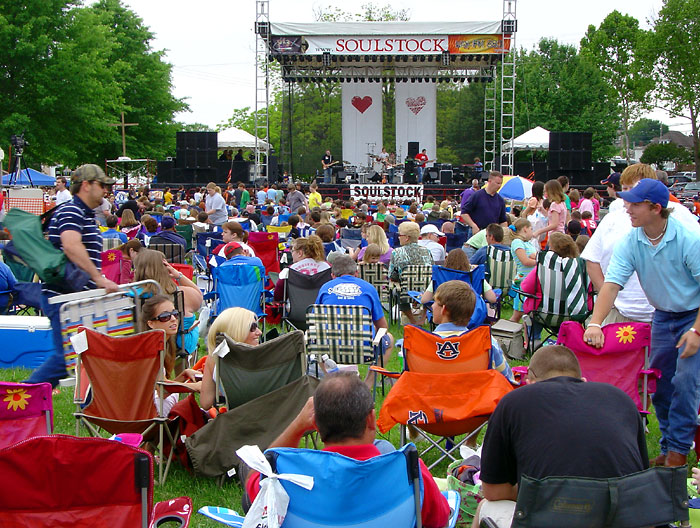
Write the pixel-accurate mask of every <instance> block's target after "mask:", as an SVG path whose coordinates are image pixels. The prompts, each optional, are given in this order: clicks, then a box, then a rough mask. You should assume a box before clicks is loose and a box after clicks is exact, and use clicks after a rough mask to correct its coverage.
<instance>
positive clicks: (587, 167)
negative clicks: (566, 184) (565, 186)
mask: <svg viewBox="0 0 700 528" xmlns="http://www.w3.org/2000/svg"><path fill="white" fill-rule="evenodd" d="M592 137H593V134H592V133H591V132H550V133H549V153H548V156H547V177H548V179H552V178H556V177H558V176H562V175H564V176H568V177H569V181H570V183H571V185H586V184H587V183H578V182H579V181H580V182H584V181H585V182H588V181H590V179H591V177H592V175H593V161H592V152H591V149H592V147H591V143H592Z"/></svg>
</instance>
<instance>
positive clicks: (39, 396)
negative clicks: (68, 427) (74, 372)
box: [0, 381, 53, 449]
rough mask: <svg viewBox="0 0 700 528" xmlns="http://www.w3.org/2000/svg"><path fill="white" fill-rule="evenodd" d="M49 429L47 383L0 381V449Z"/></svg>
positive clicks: (49, 398)
mask: <svg viewBox="0 0 700 528" xmlns="http://www.w3.org/2000/svg"><path fill="white" fill-rule="evenodd" d="M52 430H53V400H52V396H51V384H50V383H36V384H27V383H8V382H4V381H2V382H0V449H2V448H3V447H7V446H9V445H12V444H16V443H17V442H20V441H22V440H24V439H26V438H29V437H31V436H41V435H48V434H51V431H52Z"/></svg>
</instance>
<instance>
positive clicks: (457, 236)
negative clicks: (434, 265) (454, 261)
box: [445, 233, 467, 253]
mask: <svg viewBox="0 0 700 528" xmlns="http://www.w3.org/2000/svg"><path fill="white" fill-rule="evenodd" d="M445 238H446V239H447V243H446V244H445V251H446V252H447V253H449V252H450V251H452V250H453V249H462V246H463V245H464V243H465V242H466V241H467V234H466V233H445Z"/></svg>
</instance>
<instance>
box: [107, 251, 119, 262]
mask: <svg viewBox="0 0 700 528" xmlns="http://www.w3.org/2000/svg"><path fill="white" fill-rule="evenodd" d="M107 260H111V261H115V260H117V256H116V255H115V254H114V253H109V254H108V255H107Z"/></svg>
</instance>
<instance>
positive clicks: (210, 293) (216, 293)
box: [202, 291, 219, 301]
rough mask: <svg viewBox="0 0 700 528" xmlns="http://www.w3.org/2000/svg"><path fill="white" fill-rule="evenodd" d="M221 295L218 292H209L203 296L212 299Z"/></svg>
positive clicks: (206, 299)
mask: <svg viewBox="0 0 700 528" xmlns="http://www.w3.org/2000/svg"><path fill="white" fill-rule="evenodd" d="M218 296H219V294H218V292H215V291H213V292H209V293H205V294H204V295H203V296H202V297H203V299H204V300H205V301H211V300H212V299H216V298H217V297H218Z"/></svg>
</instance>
